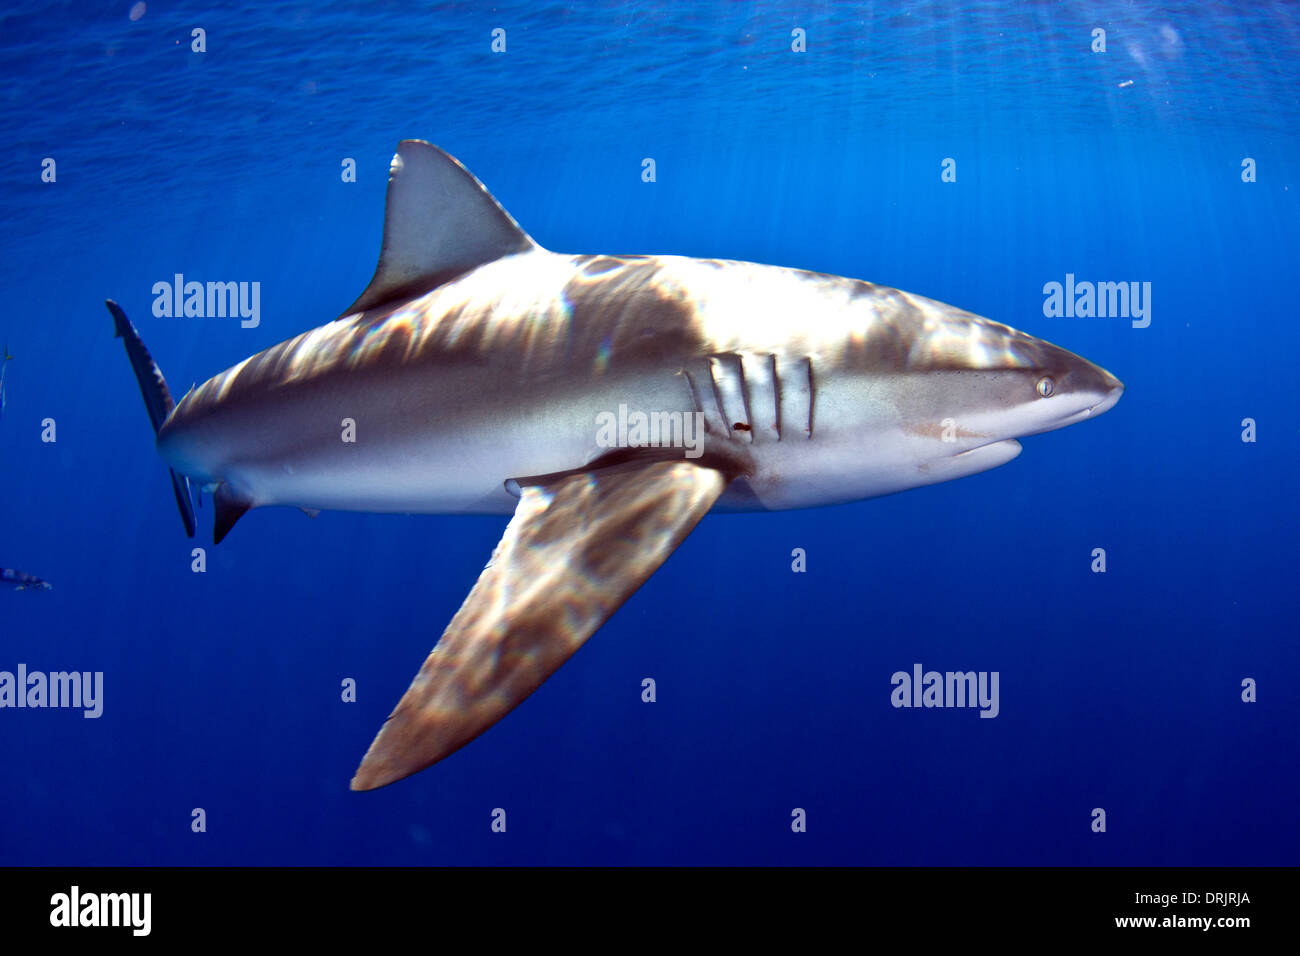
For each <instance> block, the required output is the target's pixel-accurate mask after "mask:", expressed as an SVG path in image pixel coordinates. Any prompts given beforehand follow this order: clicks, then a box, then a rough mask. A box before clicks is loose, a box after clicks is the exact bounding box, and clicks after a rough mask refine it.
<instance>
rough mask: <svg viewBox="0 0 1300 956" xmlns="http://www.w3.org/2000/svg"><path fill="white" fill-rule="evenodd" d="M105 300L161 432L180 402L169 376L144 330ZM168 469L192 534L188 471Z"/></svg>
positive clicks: (183, 518)
mask: <svg viewBox="0 0 1300 956" xmlns="http://www.w3.org/2000/svg"><path fill="white" fill-rule="evenodd" d="M104 304H105V305H106V306H108V311H109V313H110V314H111V315H112V316H113V325H114V326H115V328H116V335H117V337H118V338H119V339H121V340H122V344H123V345H124V346H126V356H127V358H129V359H130V360H131V368H132V369H133V370H134V371H135V380H136V383H137V384H138V385H139V386H140V394H141V395H142V396H144V406H145V408H146V409H148V411H149V421H150V422H151V423H152V424H153V432H154V434H155V435H157V434H158V429H160V428H162V424H163V422H165V421H166V420H167V416H168V415H170V414H171V411H172V408H174V407H175V405H176V403H175V402H174V401H172V393H171V390H170V389H168V388H167V380H166V379H164V378H163V373H162V369H160V368H159V367H158V363H157V362H155V361H154V360H153V356H152V355H150V354H149V350H148V349H147V348H145V346H144V342H143V341H141V339H140V333H138V332H137V331H136V330H135V326H134V325H132V324H131V320H130V319H128V318H127V317H126V313H125V312H123V311H122V309H121V307H120V306H119V305H118V304H117V303H116V302H114V301H113V300H112V299H107V300H105V302H104ZM167 471H168V473H169V474H170V475H171V477H172V494H174V495H175V496H176V507H177V509H179V510H180V513H181V521H182V522H184V524H185V534H186V535H188V536H189V537H191V538H192V537H194V531H195V523H194V502H193V499H192V498H191V496H190V480H189V479H188V478H186V477H185V476H184V475H178V474H176V472H175V471H174V470H172V469H170V468H169V469H167Z"/></svg>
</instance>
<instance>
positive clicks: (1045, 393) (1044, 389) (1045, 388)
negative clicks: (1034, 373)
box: [1034, 375, 1056, 398]
mask: <svg viewBox="0 0 1300 956" xmlns="http://www.w3.org/2000/svg"><path fill="white" fill-rule="evenodd" d="M1034 389H1035V390H1036V391H1037V392H1038V394H1039V395H1041V396H1042V397H1043V398H1047V397H1049V396H1050V395H1051V394H1052V392H1054V391H1056V383H1055V382H1053V381H1052V376H1050V375H1044V376H1043V377H1042V378H1040V379H1039V380H1038V384H1037V385H1035V386H1034Z"/></svg>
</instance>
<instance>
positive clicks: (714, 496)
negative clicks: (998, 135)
mask: <svg viewBox="0 0 1300 956" xmlns="http://www.w3.org/2000/svg"><path fill="white" fill-rule="evenodd" d="M107 305H108V309H109V311H110V313H111V314H112V316H113V319H114V323H115V331H116V335H117V336H118V337H120V338H122V339H123V342H124V345H125V348H126V352H127V355H128V358H129V359H130V361H131V364H132V367H133V369H134V371H135V376H136V379H137V382H138V384H139V387H140V391H141V394H142V395H143V397H144V400H145V405H146V408H147V409H148V412H149V416H150V420H151V423H152V425H153V428H154V433H155V444H156V448H157V451H158V453H159V455H160V456H161V457H162V459H163V460H164V461H165V462H166V463H167V465H168V467H169V469H170V473H171V480H172V487H173V491H174V496H175V498H176V503H177V506H178V508H179V510H180V513H181V516H182V520H183V522H184V524H185V528H186V532H187V534H189V535H190V536H193V535H194V533H195V517H194V500H195V495H196V494H197V495H199V496H200V499H199V500H201V495H202V494H203V493H204V492H207V493H210V494H211V495H212V499H213V502H214V504H215V512H216V514H215V521H214V528H213V537H214V542H220V541H221V540H222V539H223V538H224V537H225V536H226V535H227V534H228V533H229V532H230V530H231V528H232V527H233V526H234V525H235V523H236V522H237V521H238V520H239V519H240V518H241V517H242V516H243V515H244V514H245V513H246V512H247V511H248V510H249V509H252V508H256V507H265V506H273V505H288V506H294V507H298V508H301V509H303V510H304V511H306V512H308V513H309V514H313V515H314V514H315V513H317V512H318V511H320V510H330V509H333V510H351V511H362V512H378V513H382V512H396V513H415V514H423V513H427V514H447V513H463V514H475V513H477V514H500V515H509V516H510V517H509V520H508V523H507V524H506V526H505V530H504V532H503V534H502V537H501V539H500V541H499V542H498V544H497V546H496V548H495V550H494V552H493V554H492V555H491V559H490V561H489V562H488V564H487V566H486V567H485V568H484V569H483V571H482V574H481V575H480V576H479V578H478V580H477V582H476V583H475V584H474V586H473V588H472V589H471V590H470V592H469V595H468V596H467V597H466V599H465V601H464V603H463V604H462V606H461V608H460V610H459V611H458V612H457V613H456V614H455V615H454V616H453V617H452V619H451V622H450V623H449V624H448V625H447V628H446V630H445V631H444V632H443V634H442V636H441V638H440V639H439V640H438V641H437V642H436V645H435V646H434V647H433V649H432V651H431V652H430V653H429V654H428V656H427V658H426V659H425V661H424V663H423V665H422V666H421V667H420V669H419V671H418V673H417V674H416V676H415V678H414V679H413V681H412V682H411V685H410V687H409V688H408V689H407V691H406V692H405V694H404V695H403V696H402V697H401V699H400V700H399V701H398V703H397V705H396V707H395V708H394V709H393V710H392V712H391V714H390V716H389V717H388V718H387V720H386V721H385V722H384V723H383V725H382V726H381V728H380V729H379V731H378V733H377V735H376V736H375V738H374V741H373V742H372V743H371V745H370V748H369V749H368V751H367V752H366V754H365V756H364V757H363V759H362V760H361V763H360V765H359V767H358V769H357V770H356V773H355V775H354V777H353V778H352V782H351V786H352V789H354V790H372V789H375V788H378V787H382V786H385V785H387V784H390V783H393V782H395V781H397V780H401V779H403V778H405V777H408V776H410V775H411V774H413V773H416V772H417V771H420V770H423V769H425V768H427V767H429V766H431V765H433V764H434V763H436V762H438V761H439V760H441V759H442V758H444V757H446V756H448V755H449V754H451V753H453V752H455V751H456V750H458V749H459V748H461V747H463V746H464V745H465V744H467V743H469V742H470V741H472V740H473V739H474V738H476V737H478V736H479V735H480V734H482V733H483V732H484V731H486V730H487V729H488V728H489V727H491V726H492V725H493V724H495V723H496V722H497V721H499V720H500V719H501V718H503V717H504V716H505V715H506V714H508V713H509V712H510V711H511V710H513V709H514V708H515V707H516V706H517V705H518V704H519V703H520V702H521V701H523V700H524V699H525V698H526V697H528V696H529V695H530V694H531V693H532V692H533V691H534V690H536V689H537V688H538V687H539V686H540V685H541V684H542V683H543V682H544V681H545V680H546V679H547V678H548V677H549V676H550V675H551V674H552V673H554V672H555V670H556V669H557V668H558V667H560V666H561V665H562V664H563V663H564V662H565V661H566V660H568V659H569V658H570V657H571V656H572V655H573V654H574V653H575V652H576V651H577V650H578V648H579V647H581V646H582V645H583V643H584V642H585V641H586V640H587V639H588V638H589V637H590V636H591V635H592V634H593V633H594V632H595V631H596V630H597V629H599V628H600V627H601V626H602V625H603V624H604V623H605V622H606V621H607V620H608V619H609V618H610V616H611V615H613V614H614V612H615V611H616V610H617V609H618V608H619V607H620V606H621V605H622V604H623V603H624V602H625V601H626V600H627V599H628V598H629V597H630V596H631V595H632V594H633V593H634V592H635V591H636V590H637V589H638V588H639V587H640V586H641V585H642V584H643V583H644V582H645V581H646V580H647V579H648V578H649V577H650V576H651V575H652V574H653V573H654V572H655V570H656V569H658V568H659V567H660V565H662V564H663V563H664V561H666V560H667V559H668V557H669V556H670V555H671V554H672V553H673V551H674V550H675V549H676V548H677V547H678V546H679V545H680V544H681V543H682V541H683V540H684V539H685V538H686V537H687V535H689V534H690V532H691V531H692V529H693V528H694V527H695V526H696V524H697V523H698V522H699V521H700V520H701V519H702V518H703V517H704V516H705V514H707V513H709V512H710V511H741V512H756V511H759V512H761V511H774V510H784V509H793V508H812V507H819V506H826V505H836V504H841V503H845V502H852V501H857V500H860V499H864V498H871V497H875V496H879V495H886V494H891V493H894V492H900V491H904V490H907V489H911V488H917V487H921V486H924V485H931V484H935V483H937V482H943V481H949V480H952V479H956V478H962V477H966V476H969V475H974V474H976V473H979V472H983V471H986V470H988V469H991V468H995V467H997V466H1000V465H1003V464H1006V463H1007V462H1009V461H1011V460H1012V459H1013V458H1015V457H1016V456H1017V455H1018V454H1019V453H1020V451H1021V445H1020V443H1019V439H1021V438H1024V437H1026V436H1029V435H1035V434H1038V433H1041V432H1046V431H1050V430H1053V429H1058V428H1062V427H1065V426H1067V425H1071V424H1075V423H1078V422H1083V421H1088V420H1090V419H1093V418H1096V417H1097V416H1098V415H1100V414H1102V413H1103V412H1105V411H1107V410H1108V409H1110V408H1111V407H1112V406H1114V405H1115V403H1116V402H1117V401H1118V400H1119V398H1120V395H1121V394H1122V392H1123V385H1122V384H1121V383H1120V381H1119V380H1118V379H1117V378H1115V376H1113V375H1111V374H1110V373H1109V372H1107V371H1106V370H1104V369H1102V368H1100V367H1099V366H1097V365H1094V364H1092V363H1091V362H1089V361H1087V360H1086V359H1083V358H1081V357H1079V356H1078V355H1075V354H1073V353H1071V352H1069V351H1066V350H1065V349H1063V348H1060V347H1058V346H1055V345H1052V344H1050V343H1048V342H1045V341H1043V340H1041V339H1038V338H1035V337H1033V336H1030V335H1028V334H1026V333H1024V332H1020V331H1017V330H1016V329H1013V328H1010V327H1009V326H1006V325H1003V324H1001V323H998V322H995V321H992V320H990V319H986V318H983V317H980V316H977V315H974V314H972V313H970V312H966V311H963V310H962V309H959V308H955V307H953V306H950V305H946V304H943V303H941V302H937V301H934V300H931V299H927V298H924V297H922V296H919V295H914V294H911V293H908V292H903V291H901V290H898V289H894V288H889V287H886V286H882V285H875V284H872V283H869V282H865V281H860V280H857V279H851V278H844V277H840V276H833V275H826V274H821V273H816V272H809V271H804V270H799V269H791V268H784V267H779V266H771V265H761V264H757V263H749V262H738V261H730V260H721V259H699V258H687V257H683V256H673V255H570V254H563V253H556V252H551V251H549V250H547V249H544V248H543V247H541V246H540V245H538V244H537V243H536V242H535V241H534V240H533V239H532V238H531V237H530V236H529V235H528V234H527V233H526V232H524V230H523V229H522V228H520V226H519V224H518V223H516V222H515V220H514V219H513V218H511V216H510V215H509V214H508V213H507V212H506V211H505V210H504V209H503V208H502V206H501V205H500V204H499V203H498V202H497V201H496V200H495V199H494V198H493V197H492V195H491V194H490V193H489V192H488V190H487V189H486V188H485V187H484V186H483V184H482V183H481V182H479V180H478V179H476V178H475V177H474V176H473V174H471V173H470V172H469V171H468V170H467V169H466V168H465V167H464V166H463V165H462V164H461V163H460V162H458V161H457V160H456V159H454V158H453V157H451V156H450V155H448V154H447V153H446V152H444V151H443V150H441V149H439V148H438V147H436V146H433V145H432V144H430V143H427V142H424V141H420V140H405V141H403V142H402V143H401V144H399V146H398V148H397V151H396V155H395V156H394V157H393V159H392V163H391V166H390V170H389V181H388V188H387V198H386V209H385V219H384V228H383V240H382V246H381V250H380V255H379V262H378V265H377V267H376V269H375V272H374V275H373V278H372V279H371V280H370V283H369V285H368V286H367V287H366V288H365V290H364V291H363V292H362V293H361V295H360V297H359V298H357V299H356V301H355V302H353V303H352V305H351V306H349V307H348V308H347V309H345V310H344V311H343V313H342V314H341V315H340V316H339V317H338V318H336V319H334V320H333V321H331V322H329V323H327V324H325V325H322V326H320V327H318V328H315V329H312V330H311V331H307V332H304V333H302V334H300V335H297V336H295V337H294V338H291V339H288V340H287V341H284V342H282V343H280V344H279V345H276V346H273V347H271V348H268V349H266V350H265V351H262V352H260V353H258V354H256V355H253V356H252V357H250V358H247V359H245V360H244V361H242V362H240V363H239V364H237V365H235V366H234V367H232V368H230V369H227V370H226V371H224V372H222V373H220V374H219V375H217V376H215V377H214V378H211V379H209V380H208V381H206V382H204V383H203V384H201V385H198V386H197V387H195V388H191V390H190V391H189V392H188V393H187V394H186V395H185V396H184V397H183V398H182V399H181V400H180V401H179V402H176V401H174V400H173V398H172V396H171V393H170V391H169V390H168V387H167V384H166V381H165V379H164V377H163V374H162V372H161V370H160V369H159V367H158V365H157V364H156V363H155V362H154V360H153V358H152V356H151V355H150V353H149V351H148V350H147V349H146V347H145V346H144V343H143V342H142V340H141V338H140V335H139V333H138V332H137V330H136V329H135V327H134V326H133V325H132V323H131V322H130V321H129V319H128V318H127V317H126V315H125V313H124V312H123V310H122V309H121V308H120V307H119V306H118V305H117V304H116V303H115V302H113V301H112V300H109V301H108V303H107ZM615 415H617V416H619V420H620V421H621V422H623V423H625V424H627V423H630V426H629V427H626V428H624V427H620V428H618V429H617V430H615V429H613V428H611V427H609V423H610V421H611V420H612V416H615ZM647 423H649V427H647ZM692 425H695V426H698V429H699V434H698V435H696V436H695V439H694V440H693V441H690V442H687V441H686V440H685V438H686V432H687V430H688V428H689V427H690V426H692ZM652 437H653V438H654V439H655V440H651V438H652Z"/></svg>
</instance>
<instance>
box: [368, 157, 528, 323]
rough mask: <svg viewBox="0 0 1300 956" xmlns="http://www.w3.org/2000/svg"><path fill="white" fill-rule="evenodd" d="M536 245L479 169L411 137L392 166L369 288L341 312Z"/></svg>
mask: <svg viewBox="0 0 1300 956" xmlns="http://www.w3.org/2000/svg"><path fill="white" fill-rule="evenodd" d="M533 248H536V243H534V242H533V240H532V239H530V238H529V236H528V234H527V233H526V232H524V231H523V230H522V229H520V228H519V224H518V223H517V222H515V221H514V220H513V219H512V218H510V214H509V213H507V212H506V211H505V210H504V209H502V208H501V205H500V203H498V202H497V201H496V200H495V199H493V198H492V194H491V193H489V192H488V191H487V189H486V188H485V187H484V186H483V184H482V183H481V182H479V181H478V180H477V179H475V178H474V174H473V173H471V172H470V171H469V170H468V169H466V168H465V167H464V166H462V165H461V164H460V163H459V162H457V161H456V160H455V159H453V158H452V157H451V156H448V155H447V154H446V153H444V152H443V151H442V150H440V149H439V148H438V147H437V146H434V145H432V144H430V143H426V142H424V141H423V140H418V139H407V140H403V141H402V142H401V143H399V144H398V146H397V154H396V155H395V156H394V157H393V162H392V165H391V166H390V167H389V172H388V199H387V202H386V205H385V209H384V245H383V248H382V249H381V250H380V253H379V265H378V267H376V269H375V275H374V277H373V278H372V279H371V280H370V285H368V286H366V291H365V292H362V293H361V297H360V298H359V299H357V301H356V302H354V303H352V305H351V306H349V307H348V309H347V311H345V312H344V313H343V314H344V315H351V314H353V313H355V312H363V311H365V310H366V309H373V308H374V307H375V306H377V305H382V304H383V303H385V302H389V301H391V300H393V299H397V298H409V297H411V296H415V295H420V294H421V293H424V292H427V291H429V290H430V289H432V288H434V287H436V286H439V285H441V284H442V283H444V282H446V281H447V280H449V279H452V278H455V277H456V276H458V275H461V274H462V273H464V272H467V271H469V270H470V269H473V268H474V267H476V266H481V265H483V264H484V263H486V262H491V261H493V260H494V259H500V258H501V257H502V256H508V255H511V254H512V253H516V252H526V251H528V250H529V249H533Z"/></svg>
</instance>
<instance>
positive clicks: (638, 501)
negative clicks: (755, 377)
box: [352, 461, 728, 790]
mask: <svg viewBox="0 0 1300 956" xmlns="http://www.w3.org/2000/svg"><path fill="white" fill-rule="evenodd" d="M727 480H728V479H727V476H725V475H723V474H722V473H721V472H718V471H715V470H714V469H712V468H707V467H702V466H699V465H695V464H691V463H689V462H684V461H658V462H650V463H644V462H643V463H635V464H627V465H622V466H618V467H614V468H609V469H603V470H600V471H594V472H578V473H575V474H570V475H567V476H565V477H563V478H558V479H555V480H553V481H550V482H548V483H545V484H538V485H525V486H524V487H523V489H522V493H521V495H520V499H519V505H518V506H517V507H516V509H515V514H514V517H513V518H512V519H511V520H510V524H509V526H507V528H506V530H505V534H504V535H503V536H502V538H501V541H500V543H499V544H498V545H497V547H496V551H495V552H494V553H493V555H492V560H491V562H490V563H489V564H488V566H487V567H486V568H484V569H483V573H482V574H481V575H479V579H478V582H477V583H476V584H475V585H474V588H473V590H471V591H470V593H469V597H467V598H466V599H465V603H464V604H463V605H461V609H460V611H458V612H457V614H456V616H455V617H454V618H452V621H451V623H450V624H449V625H448V626H447V630H446V631H445V632H444V633H443V635H442V639H441V640H440V641H439V642H438V645H437V646H436V647H435V648H434V649H433V652H432V653H431V654H430V655H429V657H428V659H427V660H425V662H424V666H423V667H422V668H420V672H419V673H418V674H417V675H416V676H415V680H414V681H412V682H411V686H410V687H409V688H408V689H407V691H406V694H405V695H404V696H403V697H402V699H401V701H399V702H398V704H397V708H396V710H394V711H393V713H392V716H390V717H389V718H388V721H387V723H385V724H384V726H383V728H382V729H381V730H380V731H379V734H378V736H376V737H375V739H374V742H373V743H372V744H371V745H370V750H369V751H367V753H366V756H365V758H364V759H363V760H362V761H361V766H360V767H359V768H358V770H357V773H356V776H355V777H354V778H353V779H352V789H353V790H373V789H374V788H376V787H382V786H384V785H385V784H389V783H392V782H394V781H395V780H400V779H402V778H403V777H406V776H409V775H410V774H413V773H415V772H416V771H418V770H423V769H424V768H425V767H428V766H429V765H431V764H433V763H435V762H437V761H438V760H441V759H442V758H443V757H445V756H447V755H448V754H450V753H452V752H453V751H455V750H457V749H459V748H460V747H462V746H464V745H465V744H467V743H469V742H470V741H471V740H473V739H474V738H475V737H477V736H478V735H479V734H481V733H483V731H485V730H487V729H488V728H489V727H491V726H492V725H493V724H494V723H496V722H497V721H498V720H500V719H501V718H502V717H504V716H505V715H506V714H508V713H509V712H510V711H511V710H513V709H514V707H515V706H516V705H517V704H519V703H520V701H522V700H523V699H524V698H525V697H527V696H528V695H529V694H530V693H532V692H533V691H534V690H535V689H537V687H538V686H539V685H540V684H541V683H542V681H544V680H546V678H547V677H549V676H550V675H551V674H552V673H554V671H555V669H556V668H558V667H559V666H560V665H561V664H563V663H564V662H565V661H566V660H568V659H569V657H570V656H571V655H572V654H573V652H574V651H576V650H577V649H578V648H579V647H581V646H582V644H583V642H584V641H586V640H587V638H588V637H590V636H591V635H592V634H593V633H594V632H595V631H596V629H597V628H599V627H600V626H601V625H602V624H603V623H605V621H606V620H607V619H608V618H609V616H610V615H611V614H613V613H614V611H616V610H617V609H618V608H619V606H620V605H622V603H623V602H624V601H626V600H627V599H628V598H629V597H630V596H631V595H632V592H633V591H635V590H636V589H637V588H638V587H640V586H641V583H642V582H643V581H645V580H646V578H648V577H650V575H651V574H653V573H654V572H655V570H656V569H657V568H658V567H659V566H660V565H661V564H663V562H664V561H665V560H666V559H667V557H668V555H670V554H672V552H673V550H674V549H675V548H676V547H677V546H678V545H679V544H680V543H681V542H682V540H683V539H684V538H685V537H686V535H688V534H689V533H690V531H691V529H692V528H694V527H695V525H696V523H697V522H698V521H699V520H700V518H702V517H703V516H704V514H705V512H707V511H708V510H709V508H711V507H712V506H713V503H714V502H715V501H716V500H717V499H718V496H719V495H721V494H722V492H723V489H724V488H725V487H726V485H727Z"/></svg>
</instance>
